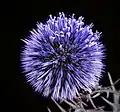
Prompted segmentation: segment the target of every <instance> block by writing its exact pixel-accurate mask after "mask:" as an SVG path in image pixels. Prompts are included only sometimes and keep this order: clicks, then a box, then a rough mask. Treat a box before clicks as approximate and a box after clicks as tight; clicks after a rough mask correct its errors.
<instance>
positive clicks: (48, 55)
mask: <svg viewBox="0 0 120 112" xmlns="http://www.w3.org/2000/svg"><path fill="white" fill-rule="evenodd" d="M92 27H93V24H90V25H84V22H83V17H79V18H78V19H75V17H74V14H73V15H72V16H71V17H69V18H68V17H66V15H65V14H64V13H63V12H62V13H59V15H58V17H54V18H52V16H51V15H50V17H49V20H48V21H47V22H46V24H42V23H37V29H33V31H31V34H30V36H29V37H28V38H26V39H24V40H23V41H24V43H25V45H24V50H23V51H22V53H21V63H22V68H23V71H24V72H25V73H26V75H25V76H26V79H27V82H29V84H30V85H31V86H32V87H33V88H34V89H35V91H37V92H39V93H40V94H42V95H43V96H45V97H49V96H50V97H52V98H54V99H55V100H58V99H59V98H60V97H61V98H64V99H69V100H72V99H73V98H76V97H77V96H79V93H80V91H81V90H84V91H88V92H91V90H92V89H94V88H95V87H96V85H98V83H99V80H100V78H101V76H102V75H101V72H102V71H103V68H104V64H103V62H102V59H103V58H104V52H103V51H104V46H103V44H101V42H100V41H99V38H100V34H101V33H99V32H98V31H96V32H95V33H93V31H92Z"/></svg>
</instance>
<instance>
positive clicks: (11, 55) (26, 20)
mask: <svg viewBox="0 0 120 112" xmlns="http://www.w3.org/2000/svg"><path fill="white" fill-rule="evenodd" d="M3 4H4V5H3V6H1V7H2V9H1V11H2V13H1V18H2V21H1V28H2V30H1V31H2V34H3V37H4V39H5V40H4V41H1V44H2V48H4V50H3V52H4V54H5V62H4V64H3V66H5V68H6V69H5V70H4V72H3V73H2V76H3V79H2V80H1V81H2V85H5V88H4V89H5V90H3V93H4V94H5V95H6V97H5V98H4V103H3V104H5V108H4V110H6V109H9V111H10V110H11V111H12V112H19V111H20V112H44V111H47V110H46V106H49V107H50V108H51V109H52V110H55V109H57V107H55V105H54V103H53V102H52V101H50V100H48V99H43V98H42V97H40V96H39V95H38V94H37V93H35V92H34V90H32V88H31V87H29V86H28V84H26V81H25V79H24V76H23V74H21V73H20V61H19V60H20V56H19V54H20V47H21V45H22V43H21V41H20V39H24V38H25V37H26V36H28V34H29V30H32V28H35V27H36V22H37V21H41V22H45V20H46V18H47V17H48V15H50V14H52V15H54V16H55V15H56V14H58V12H65V13H67V14H70V15H71V14H72V13H74V14H75V15H76V17H79V16H83V17H84V18H85V23H86V24H90V23H91V22H92V23H94V26H95V29H96V30H98V31H99V32H102V41H103V43H104V45H105V47H106V49H107V51H106V55H107V57H106V59H107V60H106V61H105V63H106V71H109V72H110V73H111V75H112V78H113V80H114V81H115V80H117V79H118V78H120V71H119V67H120V64H119V63H120V58H119V57H120V54H119V52H120V47H119V45H120V37H119V32H120V28H119V25H120V24H119V16H120V15H119V10H118V9H119V5H118V6H117V3H115V1H110V0H106V1H101V0H99V1H98V0H96V1H91V0H88V1H87V0H78V1H77V0H71V1H70V0H64V1H61V0H59V1H57V0H56V1H55V0H50V1H43V0H42V1H41V0H39V1H34V0H33V1H25V0H16V1H5V3H3ZM1 38H2V37H1ZM101 84H103V85H108V84H109V81H108V77H107V74H105V76H104V78H103V80H102V81H101ZM117 88H119V85H117ZM42 109H43V110H42ZM56 112H59V111H58V110H56Z"/></svg>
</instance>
